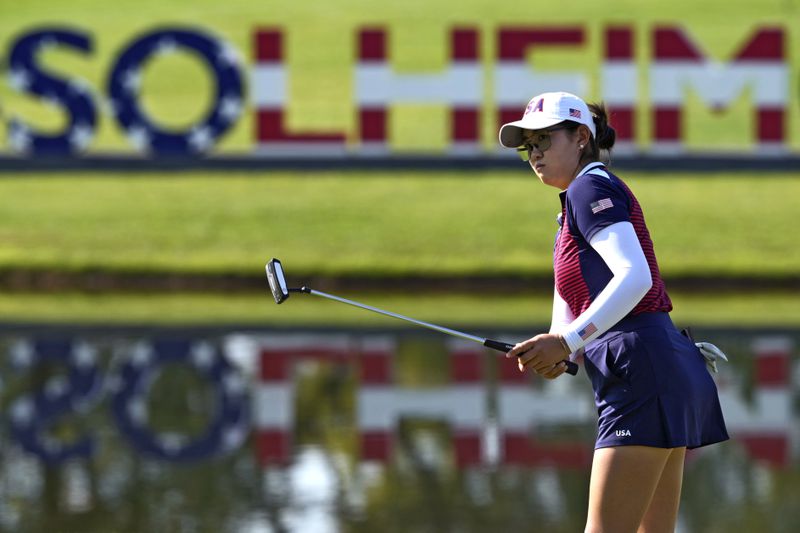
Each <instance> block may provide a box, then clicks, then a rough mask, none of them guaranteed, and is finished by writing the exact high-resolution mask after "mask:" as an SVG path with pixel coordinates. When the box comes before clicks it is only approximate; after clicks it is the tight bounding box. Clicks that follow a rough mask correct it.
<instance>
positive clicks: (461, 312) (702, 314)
mask: <svg viewBox="0 0 800 533" xmlns="http://www.w3.org/2000/svg"><path fill="white" fill-rule="evenodd" d="M341 296H345V297H349V298H351V299H355V300H357V301H360V302H362V303H366V304H368V305H373V306H376V307H379V308H381V309H386V310H389V311H393V312H396V313H400V314H404V315H407V316H410V317H413V318H416V319H419V320H425V321H430V322H433V323H436V324H440V325H443V326H450V327H458V326H460V325H463V326H464V327H473V328H478V327H480V328H491V329H496V330H498V331H502V330H503V328H509V329H516V328H527V327H531V328H536V327H538V328H542V327H544V328H546V327H547V325H548V324H549V323H550V311H551V306H552V301H551V300H550V299H549V298H548V297H546V296H537V295H525V296H513V297H512V296H502V295H501V296H485V295H482V296H476V295H472V296H470V295H463V294H460V295H459V294H442V295H435V296H426V295H409V296H380V295H375V294H341ZM671 296H672V299H673V302H674V304H675V311H673V313H672V317H673V320H674V321H675V323H676V324H678V325H681V326H684V325H694V326H724V327H736V326H752V327H756V326H761V327H797V326H800V301H798V297H797V296H796V295H792V294H751V295H696V294H695V295H692V294H683V293H672V294H671ZM0 322H38V323H41V322H44V323H64V324H67V323H68V324H112V325H113V324H118V325H125V324H143V325H172V326H191V325H210V326H237V327H246V326H247V325H249V326H252V327H287V326H291V327H303V326H306V327H314V326H317V327H325V326H339V327H350V328H361V327H374V328H395V327H413V326H411V325H410V324H405V323H403V322H401V321H398V320H396V319H392V318H388V317H385V316H381V315H378V314H375V313H369V312H366V311H363V310H360V309H356V308H353V307H347V306H343V305H341V304H337V303H334V302H329V301H325V300H322V299H319V298H312V297H305V298H304V297H298V296H294V297H292V299H291V300H289V301H288V302H286V303H284V304H282V305H281V306H277V305H275V303H274V301H273V300H272V298H271V296H270V295H269V294H267V292H266V290H265V292H264V294H260V295H259V294H256V295H250V294H230V295H219V294H211V295H208V294H147V295H142V294H136V295H131V294H98V295H86V294H77V293H66V294H15V295H13V296H12V297H4V298H2V299H0Z"/></svg>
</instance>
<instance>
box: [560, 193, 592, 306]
mask: <svg viewBox="0 0 800 533" xmlns="http://www.w3.org/2000/svg"><path fill="white" fill-rule="evenodd" d="M568 219H569V217H568V216H567V209H566V207H564V208H563V209H562V211H561V220H562V223H561V231H559V233H558V240H557V241H556V246H555V250H554V254H555V262H554V265H553V267H554V268H553V270H554V271H555V278H556V288H557V289H558V293H559V294H560V295H561V297H562V298H563V299H564V301H565V302H567V304H569V308H570V309H571V310H572V314H573V316H576V317H577V316H579V315H580V314H581V313H583V312H584V311H585V310H586V309H587V308H588V307H589V305H590V304H591V303H592V298H591V295H590V294H589V286H588V285H586V280H584V279H583V272H581V260H580V248H579V247H578V241H576V240H575V239H574V238H572V232H571V231H570V227H569V220H568Z"/></svg>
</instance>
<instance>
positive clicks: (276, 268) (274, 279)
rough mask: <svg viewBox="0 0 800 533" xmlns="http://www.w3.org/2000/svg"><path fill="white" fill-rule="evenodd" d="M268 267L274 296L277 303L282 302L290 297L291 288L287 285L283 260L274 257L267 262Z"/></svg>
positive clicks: (270, 287) (270, 285) (268, 277)
mask: <svg viewBox="0 0 800 533" xmlns="http://www.w3.org/2000/svg"><path fill="white" fill-rule="evenodd" d="M266 269H267V281H269V289H270V290H271V291H272V297H273V298H275V303H276V304H281V303H283V302H285V301H286V299H287V298H289V289H288V288H287V286H286V278H285V277H284V276H283V267H282V266H281V262H280V261H278V260H277V259H275V258H273V259H272V260H270V261H269V262H268V263H267V266H266Z"/></svg>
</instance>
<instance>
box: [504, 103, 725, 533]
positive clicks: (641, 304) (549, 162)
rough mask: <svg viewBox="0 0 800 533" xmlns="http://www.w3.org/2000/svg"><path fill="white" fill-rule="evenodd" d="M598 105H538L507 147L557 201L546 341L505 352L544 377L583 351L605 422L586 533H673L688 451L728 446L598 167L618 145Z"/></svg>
mask: <svg viewBox="0 0 800 533" xmlns="http://www.w3.org/2000/svg"><path fill="white" fill-rule="evenodd" d="M614 136H615V134H614V129H613V128H612V127H611V126H609V124H608V117H607V115H606V111H605V108H604V107H603V106H602V105H591V106H587V104H586V103H585V102H584V101H583V100H581V99H580V98H578V97H577V96H575V95H573V94H569V93H563V92H555V93H544V94H540V95H539V96H536V97H534V98H533V99H532V100H531V101H530V103H529V104H528V107H527V108H526V109H525V114H524V115H523V117H522V119H521V120H518V121H516V122H511V123H508V124H505V125H503V127H502V128H501V129H500V143H501V144H502V145H503V146H506V147H510V148H517V149H518V151H519V152H520V154H521V155H522V157H523V159H525V160H527V161H528V162H529V163H530V166H531V167H532V168H533V171H534V172H535V173H536V175H537V176H538V177H539V179H540V180H541V181H542V183H544V184H546V185H550V186H552V187H555V188H557V189H558V190H559V191H561V192H560V193H559V196H560V198H561V214H560V215H559V217H558V222H559V225H560V228H559V230H558V234H557V237H556V241H555V246H554V250H553V256H554V258H553V266H554V270H555V293H554V297H553V321H552V326H551V328H550V333H545V334H541V335H536V336H535V337H533V338H531V339H528V340H526V341H524V342H521V343H519V344H517V345H516V346H515V347H514V349H513V350H511V351H510V352H509V353H508V356H509V357H518V358H519V366H520V370H524V369H531V370H533V371H535V372H536V373H537V374H540V375H542V376H544V377H546V378H550V379H552V378H556V377H558V376H560V375H561V374H562V373H563V372H564V370H565V364H564V363H563V362H562V361H563V359H564V358H565V355H568V354H575V353H576V352H578V351H579V350H580V349H583V350H584V352H583V360H584V366H585V368H586V373H587V374H588V376H589V378H590V380H591V382H592V388H593V389H594V395H595V403H596V405H597V411H598V415H599V423H598V433H597V443H596V445H595V452H594V459H593V463H592V473H591V483H590V488H589V511H588V518H587V523H586V531H587V532H613V533H624V532H629V531H631V532H632V531H637V530H638V531H645V532H654V531H659V532H660V531H665V532H666V531H670V532H671V531H674V529H675V522H676V519H677V514H678V505H679V500H680V492H681V482H682V479H683V463H684V456H685V453H686V449H687V448H696V447H698V446H705V445H707V444H712V443H715V442H720V441H723V440H726V439H727V438H728V434H727V431H726V429H725V422H724V420H723V418H722V411H721V409H720V405H719V399H718V397H717V389H716V386H715V385H714V381H713V380H712V378H711V376H710V374H709V373H708V370H707V369H706V360H705V359H704V356H703V355H702V354H701V353H700V351H699V350H698V347H697V346H695V344H694V343H693V342H692V341H691V340H690V339H689V338H687V337H686V336H684V335H681V333H679V332H678V331H677V330H676V329H675V326H674V325H673V324H672V321H671V320H670V317H669V311H671V310H672V303H671V302H670V299H669V296H668V295H667V292H666V290H665V288H664V283H663V281H662V280H661V276H660V274H659V271H658V264H657V262H656V256H655V254H654V252H653V243H652V241H651V240H650V234H649V232H648V230H647V226H646V225H645V221H644V217H643V215H642V210H641V208H640V207H639V203H638V202H637V201H636V197H635V196H634V195H633V193H632V192H631V190H630V189H629V188H628V187H627V185H625V183H624V182H623V181H622V180H620V179H619V178H618V177H617V176H615V175H614V174H612V173H611V172H610V171H609V170H608V168H606V166H605V165H604V164H603V163H602V162H600V160H599V159H600V157H599V155H600V150H601V149H606V150H608V149H611V147H612V146H613V145H614Z"/></svg>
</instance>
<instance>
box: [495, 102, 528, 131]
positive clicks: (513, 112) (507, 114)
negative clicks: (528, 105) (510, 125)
mask: <svg viewBox="0 0 800 533" xmlns="http://www.w3.org/2000/svg"><path fill="white" fill-rule="evenodd" d="M524 105H525V104H524V103H520V107H519V108H516V107H513V108H512V107H501V108H500V109H499V110H498V112H497V116H498V117H499V120H498V122H499V124H498V125H497V127H498V128H499V127H500V126H502V125H503V124H506V123H507V122H514V121H515V120H519V119H521V118H522V112H523V111H524V108H523V107H522V106H524Z"/></svg>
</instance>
